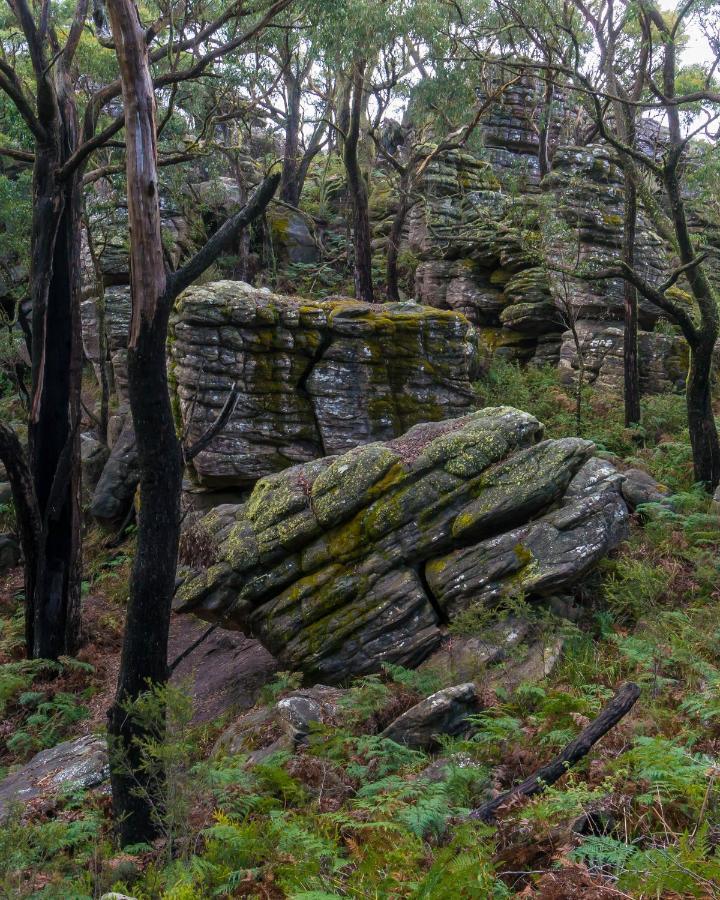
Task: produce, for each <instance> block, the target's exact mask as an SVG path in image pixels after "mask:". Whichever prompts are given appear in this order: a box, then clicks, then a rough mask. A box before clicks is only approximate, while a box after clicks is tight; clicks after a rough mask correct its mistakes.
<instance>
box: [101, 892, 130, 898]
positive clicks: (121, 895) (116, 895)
mask: <svg viewBox="0 0 720 900" xmlns="http://www.w3.org/2000/svg"><path fill="white" fill-rule="evenodd" d="M100 900H136V898H135V897H130V896H128V895H127V894H118V892H117V891H111V892H110V893H109V894H103V895H102V897H101V898H100Z"/></svg>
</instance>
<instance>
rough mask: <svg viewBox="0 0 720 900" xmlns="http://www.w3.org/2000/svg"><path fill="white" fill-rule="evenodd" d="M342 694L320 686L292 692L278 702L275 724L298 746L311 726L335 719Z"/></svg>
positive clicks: (334, 689)
mask: <svg viewBox="0 0 720 900" xmlns="http://www.w3.org/2000/svg"><path fill="white" fill-rule="evenodd" d="M342 694H343V691H340V690H338V689H337V688H331V687H326V686H325V685H321V684H318V685H315V687H312V688H309V689H307V690H300V691H294V692H293V693H292V694H290V695H289V696H287V697H284V698H283V699H282V700H280V701H279V702H278V704H277V706H276V708H275V709H276V718H277V722H278V724H279V725H280V727H281V728H282V729H283V730H284V731H285V732H286V733H287V734H289V735H290V737H292V739H293V741H294V742H295V743H296V744H299V743H301V742H302V741H304V740H305V738H306V737H307V736H308V735H309V734H310V731H311V729H312V726H313V724H316V725H319V724H322V723H323V722H327V721H329V720H331V719H334V718H335V715H336V713H337V704H338V700H339V699H340V697H341V696H342Z"/></svg>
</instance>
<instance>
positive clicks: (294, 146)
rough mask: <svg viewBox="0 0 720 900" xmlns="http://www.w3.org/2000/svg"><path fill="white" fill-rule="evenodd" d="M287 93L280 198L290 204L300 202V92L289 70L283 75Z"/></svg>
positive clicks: (294, 204)
mask: <svg viewBox="0 0 720 900" xmlns="http://www.w3.org/2000/svg"><path fill="white" fill-rule="evenodd" d="M285 90H286V93H287V120H286V122H285V149H284V151H283V167H282V178H281V181H280V199H281V200H284V201H285V203H289V204H290V205H291V206H298V205H299V203H300V191H301V185H300V101H301V99H302V92H301V89H300V82H299V80H298V79H297V78H296V77H295V76H294V75H293V74H292V73H290V72H288V73H287V74H286V75H285Z"/></svg>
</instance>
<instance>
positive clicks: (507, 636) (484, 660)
mask: <svg viewBox="0 0 720 900" xmlns="http://www.w3.org/2000/svg"><path fill="white" fill-rule="evenodd" d="M528 631H529V625H528V623H527V622H523V621H521V620H520V619H512V618H511V619H507V620H505V621H503V622H499V623H498V624H497V625H494V626H493V627H491V628H489V629H488V630H487V632H485V633H484V634H483V635H482V636H475V635H472V636H465V635H454V636H452V637H451V638H449V639H448V640H447V641H446V642H445V643H444V644H443V646H442V647H440V649H439V650H436V651H435V653H433V654H432V656H430V657H429V658H428V659H426V660H425V662H424V663H422V664H421V665H420V667H419V668H420V669H421V670H422V671H430V672H437V674H438V675H440V676H441V677H447V678H450V679H452V680H453V681H456V682H457V681H471V680H473V679H475V678H477V677H478V676H479V675H481V674H482V673H483V671H484V670H485V669H486V668H487V667H488V666H491V665H493V664H494V663H497V662H501V661H502V660H503V659H505V658H506V657H507V654H508V651H509V650H511V649H512V648H513V647H516V646H517V645H518V644H519V643H520V642H521V641H523V640H524V639H525V638H526V637H527V634H528Z"/></svg>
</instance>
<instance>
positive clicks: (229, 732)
mask: <svg viewBox="0 0 720 900" xmlns="http://www.w3.org/2000/svg"><path fill="white" fill-rule="evenodd" d="M277 736H278V735H277V729H276V727H275V711H274V709H272V707H268V706H265V707H260V708H259V709H251V710H250V711H249V712H246V713H244V714H243V715H242V716H240V718H239V719H236V720H235V721H234V722H233V723H232V724H231V725H229V726H228V727H227V728H226V729H225V731H223V733H222V734H221V735H220V737H219V738H218V739H217V741H216V743H215V747H214V748H213V753H218V752H225V753H227V754H229V755H231V756H234V755H235V754H237V753H246V752H248V751H249V750H255V749H257V748H258V747H262V746H263V744H265V745H267V744H268V743H269V742H271V741H273V740H275V739H276V738H277Z"/></svg>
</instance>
